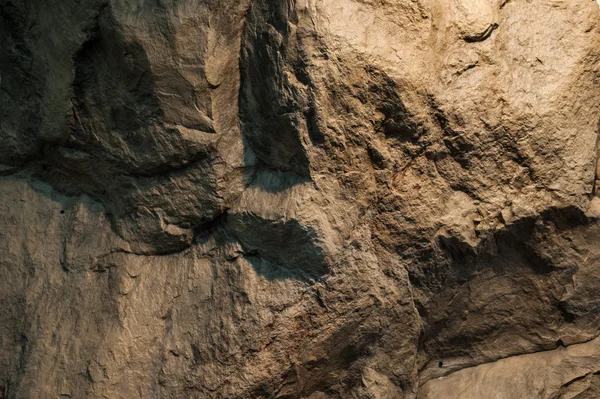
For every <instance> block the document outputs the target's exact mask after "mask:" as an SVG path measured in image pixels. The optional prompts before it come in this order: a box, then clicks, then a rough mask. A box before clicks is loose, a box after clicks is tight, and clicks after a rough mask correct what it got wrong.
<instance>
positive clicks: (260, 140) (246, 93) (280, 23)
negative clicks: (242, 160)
mask: <svg viewBox="0 0 600 399" xmlns="http://www.w3.org/2000/svg"><path fill="white" fill-rule="evenodd" d="M289 20H296V16H295V11H294V6H293V4H292V2H288V1H283V2H281V1H274V0H255V1H254V2H253V3H252V5H251V6H250V10H249V12H248V17H247V19H246V21H245V23H244V31H243V37H242V49H241V60H240V73H241V85H240V96H239V108H240V120H241V127H242V134H243V136H244V139H245V143H246V144H247V145H249V146H250V147H251V148H252V151H253V152H254V154H255V155H256V157H257V158H258V160H259V161H261V162H262V163H263V164H265V165H268V167H270V168H272V169H279V170H282V171H288V172H293V173H296V174H298V175H299V176H302V177H309V176H310V168H309V166H310V165H309V159H308V155H307V153H306V148H305V144H304V143H303V141H302V129H306V126H305V125H306V121H305V120H304V116H303V109H302V103H303V102H304V101H305V99H304V94H303V93H302V92H301V91H300V89H299V88H298V87H297V86H296V84H295V83H294V82H292V81H290V79H289V78H288V77H287V74H286V72H285V71H286V69H287V65H288V63H293V61H294V60H293V59H291V58H293V57H294V56H295V54H294V52H295V49H296V48H297V46H298V44H297V43H296V38H295V37H293V36H291V32H290V26H289V24H288V22H287V21H289Z"/></svg>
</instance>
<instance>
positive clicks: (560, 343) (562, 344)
mask: <svg viewBox="0 0 600 399" xmlns="http://www.w3.org/2000/svg"><path fill="white" fill-rule="evenodd" d="M565 346H566V345H565V343H564V342H563V340H562V339H559V340H558V341H556V347H557V348H559V347H563V348H564V347H565Z"/></svg>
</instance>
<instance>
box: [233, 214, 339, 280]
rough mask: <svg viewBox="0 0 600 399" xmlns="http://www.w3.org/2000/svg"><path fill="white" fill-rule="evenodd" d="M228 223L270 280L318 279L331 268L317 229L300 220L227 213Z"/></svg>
mask: <svg viewBox="0 0 600 399" xmlns="http://www.w3.org/2000/svg"><path fill="white" fill-rule="evenodd" d="M226 223H227V227H228V229H229V231H230V232H231V234H232V235H233V236H234V237H235V238H236V239H237V240H239V242H240V243H241V244H242V247H243V248H244V252H245V254H246V255H248V258H249V260H250V261H251V262H252V264H253V266H254V267H255V269H256V271H257V272H258V273H260V274H261V275H263V276H265V277H267V278H269V279H277V278H301V279H309V280H319V279H320V278H321V277H322V276H323V275H324V274H326V273H327V272H328V271H329V267H328V265H327V262H326V260H325V250H324V248H323V244H322V242H321V241H320V239H319V238H318V235H317V232H316V231H315V230H314V229H312V228H311V227H308V226H303V225H301V224H300V223H299V222H298V221H297V220H286V221H282V220H266V219H263V218H260V217H258V216H256V215H252V214H250V213H239V214H233V215H228V216H227V222H226ZM263 260H264V261H263ZM265 261H266V263H265ZM280 265H281V266H280ZM286 269H287V270H288V271H287V272H286Z"/></svg>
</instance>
